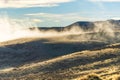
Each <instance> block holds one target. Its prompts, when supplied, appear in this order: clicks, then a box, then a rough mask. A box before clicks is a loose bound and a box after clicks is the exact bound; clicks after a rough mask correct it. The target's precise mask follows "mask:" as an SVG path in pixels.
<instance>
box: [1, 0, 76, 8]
mask: <svg viewBox="0 0 120 80" xmlns="http://www.w3.org/2000/svg"><path fill="white" fill-rule="evenodd" d="M72 1H74V0H0V8H24V7H53V6H58V5H59V4H60V3H66V2H72Z"/></svg>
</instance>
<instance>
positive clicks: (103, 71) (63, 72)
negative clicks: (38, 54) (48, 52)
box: [0, 44, 120, 80]
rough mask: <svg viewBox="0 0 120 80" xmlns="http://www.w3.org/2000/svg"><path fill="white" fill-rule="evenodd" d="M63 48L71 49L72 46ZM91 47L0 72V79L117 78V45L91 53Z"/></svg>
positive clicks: (119, 72) (118, 57) (119, 54)
mask: <svg viewBox="0 0 120 80" xmlns="http://www.w3.org/2000/svg"><path fill="white" fill-rule="evenodd" d="M80 45H81V44H80ZM80 45H77V46H80ZM87 45H88V44H87ZM90 45H91V44H90ZM69 46H70V45H69ZM72 46H73V45H72ZM90 47H91V46H90ZM95 47H97V46H94V48H95ZM67 48H68V49H72V48H73V47H72V48H69V47H67ZM94 48H93V49H92V50H85V51H80V52H79V51H76V52H75V53H71V54H68V55H64V56H62V55H61V56H60V57H57V58H54V57H53V58H52V59H49V60H44V61H40V62H32V63H29V64H25V65H23V66H18V67H13V68H8V69H2V70H1V71H0V77H1V78H3V79H5V78H7V79H11V80H13V79H14V78H17V79H28V80H30V79H31V80H33V79H39V80H44V79H46V80H48V79H51V80H69V79H75V78H77V77H83V76H84V75H87V74H90V73H96V74H99V75H100V76H101V77H102V78H108V77H110V76H112V75H116V74H117V75H119V74H120V67H119V65H120V49H119V48H120V45H119V44H114V45H110V46H106V47H105V46H104V47H103V48H101V47H100V48H101V49H99V48H97V49H96V48H95V50H94ZM83 50H84V49H83Z"/></svg>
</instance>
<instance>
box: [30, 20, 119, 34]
mask: <svg viewBox="0 0 120 80" xmlns="http://www.w3.org/2000/svg"><path fill="white" fill-rule="evenodd" d="M96 24H101V25H102V26H104V25H108V24H109V25H111V26H112V27H113V28H117V29H118V28H120V20H113V19H110V20H106V21H95V22H89V21H77V22H75V23H72V24H70V25H68V26H65V27H39V28H38V29H39V30H41V31H48V30H55V31H58V32H60V31H64V30H66V29H67V30H69V29H71V28H74V27H79V28H81V29H83V30H84V31H86V30H93V29H94V27H96ZM30 29H31V30H34V29H35V28H30Z"/></svg>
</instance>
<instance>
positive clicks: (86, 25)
mask: <svg viewBox="0 0 120 80" xmlns="http://www.w3.org/2000/svg"><path fill="white" fill-rule="evenodd" d="M72 27H80V28H81V29H83V30H91V29H93V28H94V27H95V25H94V22H88V21H78V22H75V23H73V24H71V25H69V26H67V28H68V29H71V28H72Z"/></svg>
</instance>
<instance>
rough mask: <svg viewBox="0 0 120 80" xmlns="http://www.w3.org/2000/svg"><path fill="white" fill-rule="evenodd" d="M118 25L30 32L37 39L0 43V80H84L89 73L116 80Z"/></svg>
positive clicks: (105, 23)
mask: <svg viewBox="0 0 120 80" xmlns="http://www.w3.org/2000/svg"><path fill="white" fill-rule="evenodd" d="M119 22H120V21H119V20H118V21H117V20H107V21H96V22H84V21H83V22H76V23H73V24H71V25H69V26H66V27H59V28H58V27H55V28H54V27H53V28H41V29H40V30H39V28H29V29H28V30H27V31H28V32H29V30H30V33H31V32H32V31H33V32H34V29H37V35H36V34H35V35H34V36H33V35H32V36H31V37H29V36H28V37H23V38H21V37H20V38H18V39H14V40H8V41H4V42H0V80H86V79H82V78H84V77H86V76H87V75H89V74H92V73H93V74H96V75H98V76H99V77H101V78H102V79H101V80H115V77H114V76H120V67H119V65H120V31H119V29H120V28H119V25H120V23H119ZM103 26H104V27H103ZM88 80H89V79H88ZM118 80H119V79H118Z"/></svg>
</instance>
